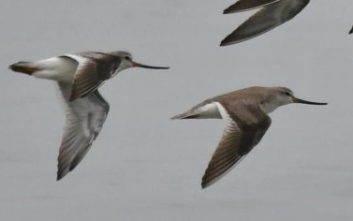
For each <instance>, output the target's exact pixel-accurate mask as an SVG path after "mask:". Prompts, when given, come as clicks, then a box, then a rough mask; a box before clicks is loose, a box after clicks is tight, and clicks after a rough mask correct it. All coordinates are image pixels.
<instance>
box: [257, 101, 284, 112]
mask: <svg viewBox="0 0 353 221" xmlns="http://www.w3.org/2000/svg"><path fill="white" fill-rule="evenodd" d="M279 106H281V104H279V102H267V103H263V104H261V105H260V107H261V109H262V110H263V111H264V112H265V113H266V114H269V113H271V112H272V111H274V110H276V109H277V108H278V107H279Z"/></svg>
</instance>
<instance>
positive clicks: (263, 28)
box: [221, 0, 310, 46]
mask: <svg viewBox="0 0 353 221" xmlns="http://www.w3.org/2000/svg"><path fill="white" fill-rule="evenodd" d="M309 1H310V0H302V1H292V0H281V1H279V2H276V3H273V4H270V5H266V6H265V7H263V8H262V9H261V10H259V11H258V12H257V13H255V15H253V16H251V17H250V18H249V19H248V20H246V21H245V22H244V23H243V24H241V25H240V26H239V27H238V28H237V29H236V30H235V31H233V32H232V33H231V34H230V35H228V36H227V37H226V38H225V39H224V40H223V41H222V42H221V46H226V45H231V44H235V43H239V42H242V41H245V40H248V39H250V38H254V37H256V36H259V35H261V34H264V33H266V32H268V31H270V30H271V29H273V28H275V27H277V26H279V25H281V24H283V23H285V22H286V21H288V20H290V19H292V18H293V17H295V16H296V15H297V14H298V13H299V12H300V11H302V10H303V9H304V7H305V6H306V5H307V4H308V3H309Z"/></svg>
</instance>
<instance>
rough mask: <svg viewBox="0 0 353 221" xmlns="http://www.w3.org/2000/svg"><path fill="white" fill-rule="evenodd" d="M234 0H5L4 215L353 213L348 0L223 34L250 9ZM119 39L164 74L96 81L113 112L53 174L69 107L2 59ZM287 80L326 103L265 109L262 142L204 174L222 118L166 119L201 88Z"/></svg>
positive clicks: (324, 216)
mask: <svg viewBox="0 0 353 221" xmlns="http://www.w3.org/2000/svg"><path fill="white" fill-rule="evenodd" d="M232 3H234V0H232V1H231V0H224V1H212V0H203V1H201V0H197V1H181V0H154V1H152V0H148V1H146V0H135V1H131V0H122V1H112V0H110V1H89V2H88V1H83V0H80V1H44V0H42V1H16V2H14V1H10V0H3V1H2V2H1V7H0V14H1V15H2V16H1V17H2V19H1V20H0V27H1V28H2V31H1V36H0V39H1V41H0V42H1V44H2V47H1V51H0V56H1V59H0V69H1V71H2V74H1V80H0V85H1V88H2V91H1V92H2V93H1V94H0V98H1V101H2V111H1V114H0V123H1V127H0V134H1V139H0V177H1V188H0V219H1V220H7V221H17V220H24V219H26V220H36V221H38V220H54V221H60V220H75V221H77V220H85V221H91V220H92V221H93V220H113V219H114V220H153V221H156V220H168V221H170V220H229V219H232V220H234V219H235V220H237V221H242V220H244V221H245V220H260V219H261V220H262V221H267V220H268V221H273V220H275V221H276V220H287V221H288V220H299V219H303V220H320V221H323V220H330V221H331V220H352V219H353V212H352V204H353V160H352V156H353V155H352V153H353V149H352V141H351V139H350V137H351V136H352V135H351V133H352V130H353V118H352V113H353V103H352V102H351V100H352V99H351V96H352V93H353V89H352V81H353V77H352V71H351V70H352V67H351V66H352V65H351V64H352V59H353V36H349V35H348V34H347V33H348V31H349V29H350V27H351V25H352V23H353V14H352V8H353V2H352V1H349V0H340V1H332V0H331V1H330V0H319V1H318V0H316V1H315V0H313V1H312V2H311V3H310V4H309V5H308V6H307V7H306V8H305V9H304V10H303V11H302V12H301V13H300V14H299V15H298V16H297V17H296V18H294V19H293V20H292V21H290V22H288V23H286V24H284V25H283V26H281V27H279V28H277V29H275V30H273V31H271V32H269V33H267V34H265V35H263V36H261V37H258V38H255V39H253V40H251V41H247V42H243V43H241V44H238V45H233V46H228V47H225V48H220V47H219V46H218V45H219V43H220V41H221V40H222V39H223V38H224V37H225V36H226V35H227V34H228V33H230V32H231V31H233V30H234V29H235V27H236V26H237V25H238V24H240V23H241V22H242V21H244V20H245V19H246V18H247V17H248V16H249V15H250V14H251V13H253V12H249V13H241V14H233V15H227V16H226V15H222V14H221V13H222V10H223V9H224V8H226V7H228V6H229V5H230V4H232ZM116 49H126V50H129V51H130V52H132V53H133V55H134V57H135V59H136V60H137V61H140V62H144V63H147V64H153V65H170V66H171V68H172V69H171V70H169V71H152V70H142V69H141V70H137V69H136V70H128V71H124V72H122V73H121V74H120V75H119V76H118V77H117V78H115V79H113V80H111V81H110V82H108V83H106V84H105V85H104V86H103V87H102V88H101V90H100V91H101V93H102V95H103V96H104V97H105V98H106V100H107V101H108V102H109V103H110V106H111V109H110V113H109V116H108V120H107V122H106V123H105V125H104V128H103V130H102V132H101V134H100V136H99V137H98V139H97V140H96V142H95V143H94V145H93V148H92V149H91V151H90V152H89V154H88V155H87V157H86V158H85V159H84V160H83V161H82V163H81V164H80V165H79V166H78V167H77V169H76V170H75V171H74V172H73V173H70V174H69V175H68V176H67V177H65V179H63V180H62V181H61V182H56V181H55V174H56V157H57V154H58V147H59V144H60V139H61V135H62V130H63V125H64V111H63V110H62V108H61V104H60V103H59V102H58V100H59V99H58V96H59V94H58V93H57V92H56V91H55V87H54V85H55V84H54V83H53V82H49V81H45V80H38V79H34V78H30V77H27V76H25V75H21V74H19V73H13V72H11V71H9V70H8V69H7V66H8V65H9V64H11V63H13V62H16V61H18V60H36V59H40V58H45V57H50V56H54V55H57V54H62V53H67V52H76V51H83V50H107V51H108V50H116ZM253 85H267V86H272V85H274V86H275V85H281V86H287V87H289V88H291V89H292V90H293V91H294V92H295V94H296V95H297V96H298V97H301V98H304V99H310V100H315V101H326V102H329V105H328V106H325V107H314V106H304V105H289V106H286V107H283V108H280V109H278V110H277V111H276V112H275V113H273V114H272V115H271V116H272V119H273V123H272V126H271V128H270V129H269V131H268V132H267V134H266V135H265V137H264V139H263V141H262V142H261V143H260V145H258V146H257V147H256V148H255V149H254V150H253V151H252V152H251V154H249V156H248V157H247V158H246V159H245V160H244V161H243V162H242V163H241V164H240V165H239V166H238V167H237V168H235V169H234V170H233V171H232V172H231V173H229V174H228V175H227V176H226V177H224V179H222V180H221V181H220V182H218V183H217V184H216V185H214V186H212V187H210V188H209V189H206V190H203V191H202V190H201V188H200V180H201V176H202V174H203V172H204V169H205V168H206V165H207V162H208V160H209V159H210V157H211V155H212V153H213V151H214V149H215V147H216V145H217V142H218V140H219V138H220V136H221V134H222V130H223V122H222V121H215V120H203V121H170V120H169V117H171V116H173V115H174V114H177V113H179V112H181V111H183V110H185V109H187V108H189V107H190V106H192V105H193V104H196V103H198V102H200V101H202V100H203V99H205V98H207V97H210V96H214V95H217V94H220V93H224V92H227V91H232V90H236V89H240V88H244V87H248V86H253Z"/></svg>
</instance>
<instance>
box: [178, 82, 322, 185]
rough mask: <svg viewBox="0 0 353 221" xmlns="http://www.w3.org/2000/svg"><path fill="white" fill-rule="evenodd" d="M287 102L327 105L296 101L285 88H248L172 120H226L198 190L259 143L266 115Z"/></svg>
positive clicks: (221, 96) (204, 104)
mask: <svg viewBox="0 0 353 221" xmlns="http://www.w3.org/2000/svg"><path fill="white" fill-rule="evenodd" d="M291 103H301V104H311V105H327V103H317V102H311V101H306V100H302V99H299V98H296V97H295V96H294V94H293V92H292V91H291V90H290V89H288V88H285V87H250V88H245V89H242V90H237V91H233V92H230V93H227V94H223V95H219V96H216V97H214V98H210V99H207V100H205V101H203V102H202V103H200V104H198V105H196V106H194V107H193V108H191V109H190V110H188V111H186V112H185V113H182V114H180V115H177V116H175V117H172V119H224V120H225V121H226V128H225V130H224V133H223V136H222V138H221V141H220V142H219V144H218V147H217V148H216V151H215V152H214V154H213V156H212V158H211V161H210V162H209V164H208V167H207V169H206V172H205V174H204V176H203V178H202V183H201V186H202V188H206V187H208V186H210V185H211V184H213V183H215V182H216V181H217V180H219V179H220V178H221V177H222V176H224V175H225V174H226V173H227V172H229V171H230V170H231V169H232V168H233V167H234V166H235V165H237V163H239V162H240V161H241V160H242V159H243V158H244V157H245V156H246V155H247V154H248V153H249V152H250V151H251V150H252V149H253V148H254V147H255V146H256V145H257V144H258V143H259V142H260V140H261V139H262V137H263V136H264V135H265V133H266V131H267V129H268V128H269V127H270V125H271V118H270V117H269V115H268V114H269V113H271V112H272V111H274V110H275V109H276V108H277V107H280V106H283V105H286V104H291Z"/></svg>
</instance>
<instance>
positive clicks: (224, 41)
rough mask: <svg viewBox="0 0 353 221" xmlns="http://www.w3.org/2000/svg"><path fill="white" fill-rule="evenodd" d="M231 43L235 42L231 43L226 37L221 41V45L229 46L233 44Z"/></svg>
mask: <svg viewBox="0 0 353 221" xmlns="http://www.w3.org/2000/svg"><path fill="white" fill-rule="evenodd" d="M231 44H233V43H231V42H230V41H229V40H228V39H227V38H225V39H223V40H222V41H221V43H220V44H219V46H220V47H225V46H229V45H231Z"/></svg>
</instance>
